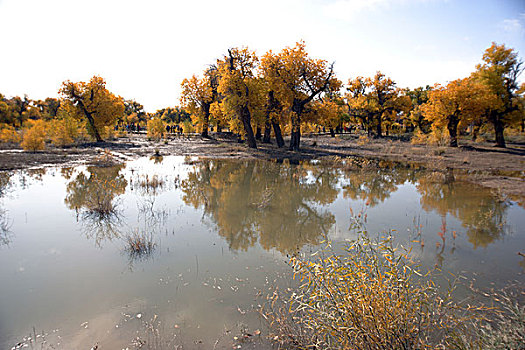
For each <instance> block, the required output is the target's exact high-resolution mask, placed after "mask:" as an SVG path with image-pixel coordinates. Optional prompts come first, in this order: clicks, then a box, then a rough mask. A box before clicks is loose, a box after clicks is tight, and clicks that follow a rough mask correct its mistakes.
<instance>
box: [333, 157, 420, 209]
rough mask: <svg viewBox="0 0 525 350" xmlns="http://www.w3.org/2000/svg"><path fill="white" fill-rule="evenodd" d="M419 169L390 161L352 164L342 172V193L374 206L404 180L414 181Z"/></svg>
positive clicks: (385, 198) (388, 195)
mask: <svg viewBox="0 0 525 350" xmlns="http://www.w3.org/2000/svg"><path fill="white" fill-rule="evenodd" d="M367 164H368V163H367ZM419 171H420V169H419V167H406V166H400V165H399V164H395V163H392V162H380V163H379V164H372V165H369V166H366V164H365V166H362V165H361V164H360V165H359V166H357V167H356V166H353V167H352V168H351V169H350V171H346V172H345V173H344V185H343V190H344V192H343V194H344V196H345V198H350V199H354V200H357V199H359V200H363V201H365V202H366V203H367V204H368V205H369V206H370V207H374V206H376V205H378V204H380V203H382V202H384V201H385V200H387V199H388V198H389V197H390V195H391V194H392V193H394V192H395V191H396V190H397V187H398V186H399V185H401V184H403V183H405V182H406V181H410V182H415V181H416V178H417V174H418V173H419Z"/></svg>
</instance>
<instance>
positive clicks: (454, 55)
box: [0, 0, 525, 111]
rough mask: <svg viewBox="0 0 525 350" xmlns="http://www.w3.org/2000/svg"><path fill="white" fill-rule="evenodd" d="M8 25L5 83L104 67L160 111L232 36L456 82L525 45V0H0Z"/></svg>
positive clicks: (261, 48) (362, 68) (41, 85)
mask: <svg viewBox="0 0 525 350" xmlns="http://www.w3.org/2000/svg"><path fill="white" fill-rule="evenodd" d="M0 33H2V39H1V41H2V49H1V52H0V93H3V94H5V95H7V96H13V95H23V94H24V93H27V94H28V95H29V96H30V97H31V98H44V97H47V96H56V95H57V90H58V89H59V87H60V84H61V82H62V81H63V80H65V79H71V80H74V81H77V80H88V79H89V78H90V77H91V76H93V75H94V74H99V75H101V76H103V77H104V78H105V79H106V80H107V82H108V87H109V89H110V90H112V91H113V92H114V93H116V94H119V95H121V96H123V97H125V98H134V99H136V100H137V101H139V102H140V103H142V104H144V106H145V107H146V109H147V110H148V111H154V110H156V109H158V108H162V107H166V106H174V105H177V104H179V93H180V83H181V81H182V79H184V78H185V77H189V76H191V75H192V74H198V73H201V72H202V71H203V70H204V69H205V68H206V65H207V64H210V63H213V62H214V61H215V59H216V58H219V57H221V55H223V54H224V53H225V52H226V51H227V49H228V48H229V47H233V46H242V45H247V46H248V47H249V48H251V49H254V50H256V51H257V53H258V54H263V53H264V52H265V51H266V50H268V49H272V50H274V51H279V50H280V49H282V48H283V47H284V46H291V45H294V44H295V42H296V41H298V40H301V39H302V40H304V41H305V42H306V45H307V48H308V50H309V52H310V54H311V55H312V56H313V57H316V58H323V59H326V60H328V61H335V62H336V64H335V69H336V72H337V74H338V77H339V78H340V79H341V80H342V81H343V82H346V81H348V79H349V78H351V77H355V76H357V75H363V76H369V75H372V74H374V73H375V71H377V70H381V71H383V72H384V73H385V74H387V75H388V76H390V77H391V78H392V79H394V80H395V81H396V82H397V84H398V86H400V87H406V86H408V87H416V86H420V85H426V84H429V85H432V84H434V83H446V82H447V81H450V80H453V79H456V78H461V77H464V76H467V75H468V74H469V73H470V72H471V71H473V70H474V69H475V65H476V63H479V62H480V60H481V56H482V54H483V51H484V50H485V49H486V48H487V47H489V46H490V45H491V42H492V41H496V42H498V43H505V44H506V45H507V46H509V47H512V48H514V49H516V50H517V51H518V52H519V53H520V57H524V56H525V54H524V53H525V1H523V0H500V1H497V0H484V1H479V0H478V1H471V0H336V1H330V0H324V1H323V0H303V1H299V0H265V1H247V0H223V1H217V0H193V1H191V2H186V1H163V0H148V1H143V0H91V1H76V0H0ZM522 80H523V77H522Z"/></svg>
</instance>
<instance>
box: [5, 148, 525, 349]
mask: <svg viewBox="0 0 525 350" xmlns="http://www.w3.org/2000/svg"><path fill="white" fill-rule="evenodd" d="M522 206H523V203H521V206H520V204H518V203H515V202H513V201H511V200H509V199H507V198H504V197H502V196H496V195H494V194H493V193H492V192H491V191H489V190H487V189H485V188H482V187H479V186H476V185H474V184H471V183H466V182H461V181H454V174H451V173H444V174H443V173H438V172H428V171H426V170H425V169H423V168H421V167H419V166H417V165H411V166H409V165H400V164H391V163H383V162H372V161H366V160H356V159H353V160H347V161H342V160H336V161H333V160H331V161H314V162H309V163H302V164H299V165H293V164H292V165H291V164H289V163H288V162H286V161H285V162H282V163H278V162H268V161H253V160H250V161H248V160H244V161H240V160H217V159H204V160H197V159H190V158H182V157H164V158H162V157H157V158H151V159H149V158H142V159H138V160H135V161H130V162H127V163H126V164H121V165H117V166H108V167H100V166H79V167H74V168H43V169H35V170H26V171H17V172H10V173H0V278H1V280H2V283H1V284H0V310H1V313H0V348H2V349H11V348H17V347H19V348H21V347H23V346H24V345H25V344H27V345H28V346H30V348H31V347H33V346H34V348H39V349H40V348H43V349H47V348H64V349H74V348H90V347H93V346H95V345H96V344H98V345H99V346H100V348H104V349H106V348H107V349H125V348H129V349H133V348H139V347H140V346H142V345H143V346H144V348H153V349H161V348H177V346H183V348H184V349H211V348H217V349H220V348H228V349H231V348H232V347H236V346H242V348H264V347H267V346H268V344H266V343H265V342H264V339H263V337H262V336H263V335H264V334H265V332H266V324H265V322H264V320H263V319H262V318H261V317H260V316H259V314H258V312H257V310H258V308H259V305H260V304H261V303H263V300H264V296H265V295H267V294H268V293H269V292H270V291H271V288H272V285H273V283H274V280H276V279H278V280H279V281H280V282H278V283H281V284H282V283H283V281H285V282H284V283H286V281H287V280H290V279H291V274H290V268H289V266H288V265H287V256H288V255H289V254H292V253H294V252H297V251H299V250H302V251H313V250H315V249H316V248H317V247H318V245H319V244H320V242H321V241H322V240H324V239H325V237H328V238H329V239H331V240H333V241H344V240H345V239H352V238H353V237H355V234H356V233H355V231H353V230H352V229H351V227H350V223H351V218H352V217H353V216H355V215H361V216H362V218H364V217H366V229H367V231H368V234H369V235H371V236H374V235H377V234H385V233H386V232H390V233H391V234H392V235H393V236H394V237H395V238H396V240H397V241H398V242H399V243H400V244H401V243H402V244H408V245H411V246H412V252H411V254H412V256H413V257H414V258H416V259H417V260H418V261H420V263H421V268H422V269H432V268H434V267H437V268H439V269H441V270H442V271H444V272H447V273H448V272H450V273H452V274H454V275H462V276H465V277H466V278H468V279H475V281H476V282H475V283H476V285H477V286H478V287H481V288H485V287H489V286H492V287H502V286H505V285H506V284H507V283H508V282H509V281H512V280H518V281H520V282H524V281H525V278H524V275H523V272H524V271H525V260H524V259H523V257H522V256H520V255H518V252H520V249H521V252H522V253H525V232H524V228H525V209H524V208H523V207H522ZM259 334H260V335H259Z"/></svg>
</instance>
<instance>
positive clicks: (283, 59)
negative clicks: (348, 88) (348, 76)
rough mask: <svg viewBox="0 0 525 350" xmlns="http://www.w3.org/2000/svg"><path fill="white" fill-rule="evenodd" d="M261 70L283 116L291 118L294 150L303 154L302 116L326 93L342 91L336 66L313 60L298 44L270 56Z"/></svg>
mask: <svg viewBox="0 0 525 350" xmlns="http://www.w3.org/2000/svg"><path fill="white" fill-rule="evenodd" d="M261 69H262V71H263V72H264V77H265V79H266V80H267V82H268V84H269V85H270V89H271V90H272V91H274V93H275V97H276V98H277V100H278V101H279V103H280V104H281V105H282V107H283V112H284V113H285V114H287V115H288V117H289V120H290V124H291V138H290V149H291V150H299V144H300V139H301V116H302V115H303V113H304V112H306V111H307V110H308V105H309V104H310V103H311V102H312V101H314V100H315V99H316V98H319V96H321V95H322V94H323V93H327V92H330V91H338V90H339V88H340V87H341V82H340V81H339V80H338V79H337V78H336V77H335V74H334V71H333V64H328V62H327V61H325V60H321V59H314V58H310V57H309V56H308V53H307V52H306V46H305V44H304V42H298V43H297V44H296V45H295V46H294V47H287V48H285V49H284V50H282V51H281V52H280V53H279V54H274V53H272V52H271V51H269V52H267V53H266V54H265V55H264V57H263V58H262V59H261Z"/></svg>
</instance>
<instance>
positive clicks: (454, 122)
mask: <svg viewBox="0 0 525 350" xmlns="http://www.w3.org/2000/svg"><path fill="white" fill-rule="evenodd" d="M458 123H459V119H458V118H457V117H456V116H455V115H454V116H451V117H450V118H449V120H448V124H447V129H448V133H449V135H450V144H449V146H450V147H458Z"/></svg>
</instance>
